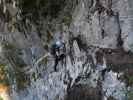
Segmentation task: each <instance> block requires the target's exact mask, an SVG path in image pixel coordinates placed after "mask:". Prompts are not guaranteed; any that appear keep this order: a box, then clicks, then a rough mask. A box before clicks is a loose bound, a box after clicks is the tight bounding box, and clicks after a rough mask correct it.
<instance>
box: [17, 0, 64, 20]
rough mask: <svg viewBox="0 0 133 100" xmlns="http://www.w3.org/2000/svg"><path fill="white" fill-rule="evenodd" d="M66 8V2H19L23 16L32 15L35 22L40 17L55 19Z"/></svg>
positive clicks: (48, 0) (35, 0)
mask: <svg viewBox="0 0 133 100" xmlns="http://www.w3.org/2000/svg"><path fill="white" fill-rule="evenodd" d="M64 6H65V0H19V7H20V8H21V10H22V15H23V16H27V15H31V16H32V18H33V19H34V20H37V19H38V18H39V17H40V16H43V17H44V18H46V17H47V16H49V17H50V16H51V17H54V18H55V17H57V16H58V13H59V11H60V10H62V9H63V7H64Z"/></svg>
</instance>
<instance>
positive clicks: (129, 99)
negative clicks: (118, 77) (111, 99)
mask: <svg viewBox="0 0 133 100" xmlns="http://www.w3.org/2000/svg"><path fill="white" fill-rule="evenodd" d="M125 100H133V91H128V92H127V95H126V99H125Z"/></svg>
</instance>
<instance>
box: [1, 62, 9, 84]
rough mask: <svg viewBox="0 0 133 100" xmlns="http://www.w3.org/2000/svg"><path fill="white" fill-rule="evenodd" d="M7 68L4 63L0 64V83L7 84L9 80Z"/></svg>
mask: <svg viewBox="0 0 133 100" xmlns="http://www.w3.org/2000/svg"><path fill="white" fill-rule="evenodd" d="M7 74H8V70H7V69H6V65H4V64H0V83H1V84H5V85H9V80H8V77H7Z"/></svg>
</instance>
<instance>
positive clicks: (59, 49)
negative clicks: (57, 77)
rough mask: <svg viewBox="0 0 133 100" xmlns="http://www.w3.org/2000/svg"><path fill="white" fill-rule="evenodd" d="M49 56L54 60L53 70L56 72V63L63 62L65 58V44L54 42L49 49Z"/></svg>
mask: <svg viewBox="0 0 133 100" xmlns="http://www.w3.org/2000/svg"><path fill="white" fill-rule="evenodd" d="M51 54H52V55H53V56H54V58H55V63H54V70H55V71H57V69H56V67H57V65H58V62H59V61H62V62H63V59H64V58H65V44H64V43H63V42H61V41H60V40H58V41H55V42H54V43H53V44H52V47H51Z"/></svg>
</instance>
